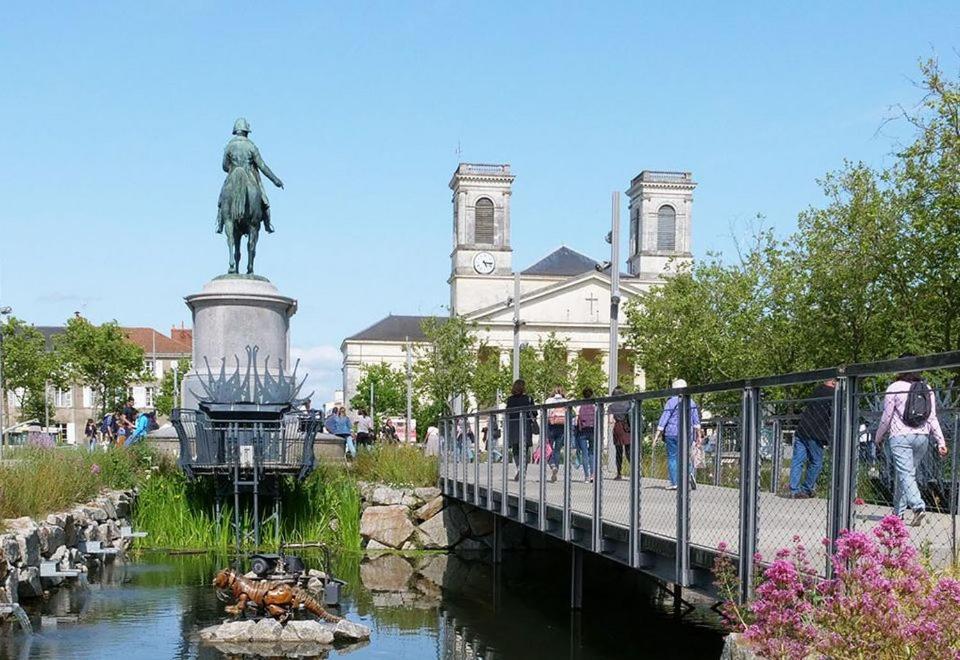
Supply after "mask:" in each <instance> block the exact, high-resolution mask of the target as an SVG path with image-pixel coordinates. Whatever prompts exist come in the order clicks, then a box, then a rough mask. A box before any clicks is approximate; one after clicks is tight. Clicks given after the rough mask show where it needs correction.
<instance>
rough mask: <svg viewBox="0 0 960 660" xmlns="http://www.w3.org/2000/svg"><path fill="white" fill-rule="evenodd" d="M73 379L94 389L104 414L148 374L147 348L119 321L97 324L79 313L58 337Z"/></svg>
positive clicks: (117, 404)
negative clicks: (124, 331) (130, 336)
mask: <svg viewBox="0 0 960 660" xmlns="http://www.w3.org/2000/svg"><path fill="white" fill-rule="evenodd" d="M54 347H55V348H56V350H57V351H58V352H59V354H60V357H61V360H62V363H63V366H64V369H65V372H66V374H67V375H68V377H69V378H70V380H72V381H74V382H77V383H80V384H83V385H86V386H88V387H90V389H91V390H93V393H94V395H95V396H96V400H97V401H98V402H99V404H100V414H101V415H103V414H104V413H105V412H106V411H107V410H108V409H110V410H112V409H115V408H117V407H118V406H119V405H121V404H122V402H123V400H124V399H125V398H126V396H127V394H126V393H127V387H128V386H129V384H130V383H131V382H134V381H136V380H141V379H145V378H148V377H149V376H148V375H147V374H145V373H144V372H145V368H144V361H143V357H144V353H143V349H142V348H140V347H139V346H137V345H136V344H134V343H133V342H131V341H130V340H129V339H127V337H126V335H124V333H123V330H121V329H120V326H119V325H117V322H116V321H111V322H109V323H104V324H103V325H99V326H97V325H93V324H92V323H90V322H89V321H87V320H86V319H85V318H83V317H80V316H77V317H74V318H71V319H70V320H69V321H67V327H66V330H65V331H64V332H63V334H60V335H57V336H56V337H54Z"/></svg>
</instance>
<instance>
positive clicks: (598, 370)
mask: <svg viewBox="0 0 960 660" xmlns="http://www.w3.org/2000/svg"><path fill="white" fill-rule="evenodd" d="M572 381H573V392H571V393H570V398H579V397H580V396H581V395H582V394H583V390H584V389H585V388H587V387H589V388H590V389H591V390H593V395H594V396H603V395H605V394H606V393H607V375H606V374H605V373H603V366H601V364H600V362H599V361H598V360H596V359H590V358H588V357H587V356H585V355H583V354H582V353H580V354H578V355H577V357H576V359H575V360H574V361H573V377H572Z"/></svg>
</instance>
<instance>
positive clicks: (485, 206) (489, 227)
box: [473, 197, 493, 245]
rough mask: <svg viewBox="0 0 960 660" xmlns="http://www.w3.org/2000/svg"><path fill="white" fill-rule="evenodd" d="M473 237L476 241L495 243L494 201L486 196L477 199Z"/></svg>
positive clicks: (487, 243) (488, 243) (486, 243)
mask: <svg viewBox="0 0 960 660" xmlns="http://www.w3.org/2000/svg"><path fill="white" fill-rule="evenodd" d="M473 239H474V242H475V243H481V244H484V245H493V201H492V200H490V199H488V198H486V197H481V198H480V199H478V200H477V205H476V215H475V216H474V229H473Z"/></svg>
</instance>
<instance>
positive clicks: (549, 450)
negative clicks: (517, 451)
mask: <svg viewBox="0 0 960 660" xmlns="http://www.w3.org/2000/svg"><path fill="white" fill-rule="evenodd" d="M544 446H546V450H545V451H546V454H547V459H546V460H548V461H549V460H550V457H551V456H553V447H552V446H551V445H550V443H549V442H541V443H540V444H539V445H537V448H536V449H535V450H534V451H533V462H534V463H539V462H540V454H541V451H540V450H541V448H543V447H544Z"/></svg>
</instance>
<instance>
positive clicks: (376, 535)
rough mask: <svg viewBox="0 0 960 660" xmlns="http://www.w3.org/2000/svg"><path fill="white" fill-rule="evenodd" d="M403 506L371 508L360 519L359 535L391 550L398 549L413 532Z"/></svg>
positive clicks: (405, 508)
mask: <svg viewBox="0 0 960 660" xmlns="http://www.w3.org/2000/svg"><path fill="white" fill-rule="evenodd" d="M414 529H415V528H414V526H413V523H411V522H410V519H409V518H408V517H407V507H405V506H403V505H399V504H397V505H391V506H371V507H368V508H367V509H366V510H364V512H363V515H362V516H361V517H360V535H361V536H362V537H363V538H365V539H367V540H370V539H374V540H376V541H379V542H380V543H382V544H384V545H386V546H389V547H391V548H399V547H400V546H402V545H403V542H404V541H406V540H407V539H408V538H410V535H411V534H413V532H414Z"/></svg>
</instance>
